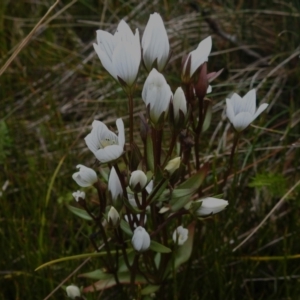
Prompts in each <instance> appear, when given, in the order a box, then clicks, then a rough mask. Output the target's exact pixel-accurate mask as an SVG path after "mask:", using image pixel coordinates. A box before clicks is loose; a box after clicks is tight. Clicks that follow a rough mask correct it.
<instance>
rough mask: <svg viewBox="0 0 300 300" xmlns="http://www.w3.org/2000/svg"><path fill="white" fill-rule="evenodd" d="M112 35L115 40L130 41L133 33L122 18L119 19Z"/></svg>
mask: <svg viewBox="0 0 300 300" xmlns="http://www.w3.org/2000/svg"><path fill="white" fill-rule="evenodd" d="M114 37H115V38H116V39H117V41H128V42H131V41H132V39H133V33H132V31H131V29H130V27H129V25H128V24H127V23H126V22H125V21H124V20H121V22H120V23H119V25H118V28H117V30H116V33H115V35H114Z"/></svg>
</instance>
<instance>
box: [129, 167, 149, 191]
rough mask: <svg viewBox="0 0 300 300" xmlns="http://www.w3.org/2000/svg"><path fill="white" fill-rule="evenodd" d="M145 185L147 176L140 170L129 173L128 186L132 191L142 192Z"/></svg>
mask: <svg viewBox="0 0 300 300" xmlns="http://www.w3.org/2000/svg"><path fill="white" fill-rule="evenodd" d="M146 184H147V176H146V174H145V173H144V172H143V171H141V170H136V171H133V172H132V173H131V176H130V180H129V185H130V187H131V189H132V190H134V191H135V190H137V191H140V190H142V189H143V188H144V187H145V186H146Z"/></svg>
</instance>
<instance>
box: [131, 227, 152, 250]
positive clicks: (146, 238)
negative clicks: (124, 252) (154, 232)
mask: <svg viewBox="0 0 300 300" xmlns="http://www.w3.org/2000/svg"><path fill="white" fill-rule="evenodd" d="M150 242H151V240H150V235H149V233H148V232H147V231H146V230H145V228H143V227H141V226H138V227H137V228H136V229H135V230H134V232H133V237H132V240H131V243H132V246H133V248H134V249H135V250H136V251H145V250H147V249H148V248H149V247H150Z"/></svg>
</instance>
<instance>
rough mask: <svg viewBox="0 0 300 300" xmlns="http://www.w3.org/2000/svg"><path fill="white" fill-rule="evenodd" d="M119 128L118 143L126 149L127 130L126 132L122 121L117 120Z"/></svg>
mask: <svg viewBox="0 0 300 300" xmlns="http://www.w3.org/2000/svg"><path fill="white" fill-rule="evenodd" d="M116 124H117V128H118V132H119V133H118V142H119V146H120V147H122V148H124V145H125V130H124V123H123V120H122V119H117V121H116Z"/></svg>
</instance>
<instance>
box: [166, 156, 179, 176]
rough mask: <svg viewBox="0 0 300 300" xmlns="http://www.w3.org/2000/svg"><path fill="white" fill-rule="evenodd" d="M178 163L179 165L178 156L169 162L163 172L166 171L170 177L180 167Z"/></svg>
mask: <svg viewBox="0 0 300 300" xmlns="http://www.w3.org/2000/svg"><path fill="white" fill-rule="evenodd" d="M180 163H181V157H180V156H178V157H175V158H173V159H171V160H169V162H168V163H167V165H166V166H165V168H164V170H165V171H167V172H168V173H169V175H172V174H173V173H174V172H175V171H176V170H177V169H178V168H179V167H180Z"/></svg>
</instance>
